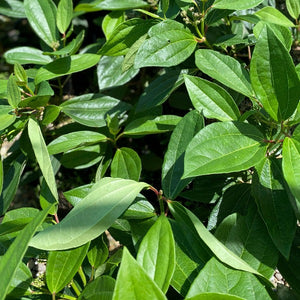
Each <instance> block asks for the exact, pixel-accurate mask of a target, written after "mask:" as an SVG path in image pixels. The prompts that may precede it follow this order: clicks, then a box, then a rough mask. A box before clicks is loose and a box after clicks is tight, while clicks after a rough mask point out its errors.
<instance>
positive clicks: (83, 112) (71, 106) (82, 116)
mask: <svg viewBox="0 0 300 300" xmlns="http://www.w3.org/2000/svg"><path fill="white" fill-rule="evenodd" d="M60 107H61V109H62V111H63V112H64V113H65V114H66V115H68V116H69V117H71V118H72V119H73V120H75V121H76V122H78V123H80V124H83V125H86V126H91V127H103V126H106V121H105V119H106V116H107V115H108V114H109V115H110V116H111V117H113V116H115V115H118V114H119V115H122V114H124V112H125V111H127V110H129V109H130V108H131V106H130V104H127V103H125V102H121V101H120V100H117V99H116V98H112V97H109V96H105V95H101V94H85V95H82V96H78V97H75V98H73V99H71V100H68V101H66V102H64V103H62V104H61V105H60Z"/></svg>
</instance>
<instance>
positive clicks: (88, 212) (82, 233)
mask: <svg viewBox="0 0 300 300" xmlns="http://www.w3.org/2000/svg"><path fill="white" fill-rule="evenodd" d="M97 184H98V187H97V188H96V189H95V190H93V191H92V192H91V193H89V194H88V195H87V196H86V197H85V198H84V201H81V202H79V203H78V204H77V205H76V207H75V208H73V209H72V210H71V212H70V213H69V214H68V215H67V216H66V217H65V218H64V219H63V220H62V221H61V222H60V223H58V224H56V225H55V226H52V227H50V228H47V229H46V230H44V231H42V232H40V233H39V234H37V235H36V236H35V237H34V238H33V239H32V240H31V243H30V245H31V246H32V247H35V248H39V249H47V250H63V249H69V248H73V247H78V246H81V245H83V244H85V243H87V242H88V241H90V240H92V239H94V238H96V237H97V236H99V235H100V234H102V233H103V232H104V231H105V230H106V229H107V228H108V227H110V226H111V225H112V224H113V222H114V221H115V220H116V219H117V218H118V217H119V216H120V215H121V214H122V213H123V212H124V211H125V209H126V208H127V207H128V206H129V205H130V203H131V202H132V201H133V200H134V199H135V197H136V196H137V195H138V193H139V192H140V191H141V190H142V189H143V188H144V187H146V186H147V184H145V183H143V182H135V181H132V180H125V179H117V178H103V179H101V180H100V181H99V182H98V183H97ZM99 195H102V196H101V197H100V198H99ZM87 216H88V217H87ZM63 232H64V233H63ZM62 233H63V234H62Z"/></svg>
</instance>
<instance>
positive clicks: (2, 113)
mask: <svg viewBox="0 0 300 300" xmlns="http://www.w3.org/2000/svg"><path fill="white" fill-rule="evenodd" d="M15 120H16V115H15V114H14V113H13V108H12V107H11V106H9V105H0V130H3V129H5V128H7V127H8V126H9V125H11V124H12V123H13V122H14V121H15Z"/></svg>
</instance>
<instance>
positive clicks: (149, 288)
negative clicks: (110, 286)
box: [113, 248, 167, 300]
mask: <svg viewBox="0 0 300 300" xmlns="http://www.w3.org/2000/svg"><path fill="white" fill-rule="evenodd" d="M119 299H120V300H121V299H132V300H140V299H155V300H160V299H167V298H166V297H165V295H164V294H163V292H162V291H161V290H160V288H159V287H158V286H157V285H156V283H155V282H154V281H153V280H152V279H151V278H150V277H149V275H147V273H146V272H145V271H144V269H143V268H142V267H141V266H140V265H139V264H138V263H137V262H136V260H135V259H134V258H133V257H132V256H131V255H130V253H129V251H128V250H127V248H124V251H123V257H122V261H121V267H120V269H119V272H118V276H117V281H116V287H115V291H114V295H113V300H119Z"/></svg>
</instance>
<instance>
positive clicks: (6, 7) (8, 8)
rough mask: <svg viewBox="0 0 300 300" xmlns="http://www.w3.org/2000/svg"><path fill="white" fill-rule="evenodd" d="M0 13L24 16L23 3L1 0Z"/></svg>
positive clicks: (10, 15) (17, 16) (18, 16)
mask: <svg viewBox="0 0 300 300" xmlns="http://www.w3.org/2000/svg"><path fill="white" fill-rule="evenodd" d="M0 14H1V15H4V16H8V17H12V18H21V19H23V18H26V15H25V11H24V4H23V3H22V2H20V1H17V0H2V1H1V2H0Z"/></svg>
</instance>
